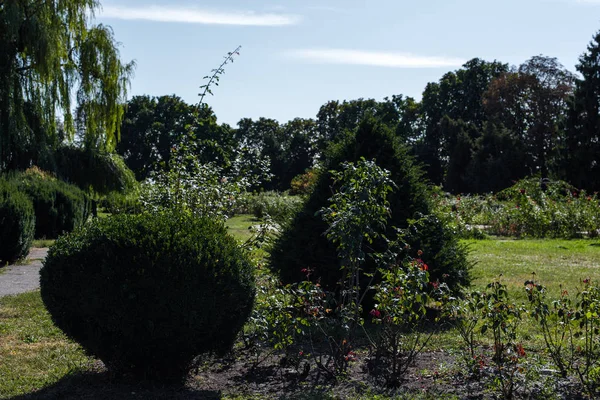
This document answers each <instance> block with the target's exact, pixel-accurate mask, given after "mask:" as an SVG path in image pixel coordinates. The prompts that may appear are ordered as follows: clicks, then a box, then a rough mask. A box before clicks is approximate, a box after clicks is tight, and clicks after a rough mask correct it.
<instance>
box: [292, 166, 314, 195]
mask: <svg viewBox="0 0 600 400" xmlns="http://www.w3.org/2000/svg"><path fill="white" fill-rule="evenodd" d="M318 176H319V175H318V170H317V169H316V168H312V169H309V170H307V171H306V172H305V173H303V174H300V175H296V176H295V177H294V178H293V179H292V182H290V194H300V195H302V194H310V192H312V190H313V188H314V186H315V183H317V177H318Z"/></svg>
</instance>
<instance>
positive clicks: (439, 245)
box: [270, 118, 469, 289]
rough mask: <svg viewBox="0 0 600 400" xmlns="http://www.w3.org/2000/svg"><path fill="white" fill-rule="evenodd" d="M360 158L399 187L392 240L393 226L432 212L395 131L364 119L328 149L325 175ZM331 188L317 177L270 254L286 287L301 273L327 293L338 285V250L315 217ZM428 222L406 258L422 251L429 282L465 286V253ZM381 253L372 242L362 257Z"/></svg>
mask: <svg viewBox="0 0 600 400" xmlns="http://www.w3.org/2000/svg"><path fill="white" fill-rule="evenodd" d="M361 157H364V158H365V159H376V160H377V164H378V166H379V167H381V168H383V169H386V170H388V171H390V173H391V179H392V180H393V181H394V183H395V184H396V186H397V189H396V190H395V191H394V192H393V193H391V194H390V195H389V196H388V201H389V204H390V210H391V217H390V219H389V220H388V221H387V224H386V225H387V230H388V231H387V232H386V236H388V237H395V234H394V227H397V228H407V227H408V226H409V225H410V221H411V220H412V219H415V218H418V217H419V216H420V214H423V215H427V214H429V213H430V204H429V197H430V195H429V193H428V189H427V186H426V184H425V183H424V178H423V176H422V172H421V171H420V169H419V168H418V167H417V166H416V165H415V164H414V162H413V160H412V158H411V157H410V156H409V155H408V153H407V150H406V148H405V147H404V146H403V145H402V144H401V143H400V142H399V141H398V140H397V138H396V137H395V136H394V134H393V132H391V131H390V130H389V129H388V128H387V127H385V126H384V125H383V124H381V123H378V122H377V121H376V120H374V119H373V118H367V119H365V120H364V121H363V122H361V124H360V125H359V126H358V128H357V130H356V132H355V133H352V134H349V135H347V137H346V138H345V139H344V140H342V141H341V142H340V143H339V144H336V145H333V146H332V147H331V148H330V149H329V150H328V152H327V155H326V159H325V167H324V168H323V171H330V170H339V169H340V165H341V164H342V163H343V162H344V161H352V162H356V161H358V160H359V159H360V158H361ZM332 185H333V181H332V174H331V172H323V173H321V174H320V175H319V179H318V181H317V182H316V184H315V188H314V190H313V192H312V193H311V194H310V196H309V198H308V200H307V201H306V203H305V204H304V207H303V208H302V210H301V211H300V212H299V213H298V214H297V215H296V216H295V218H294V219H293V221H292V222H291V223H290V224H288V225H287V226H285V227H284V230H283V232H282V234H281V236H280V237H279V238H278V240H277V241H276V242H275V244H274V246H273V248H272V250H271V256H270V266H271V268H272V269H273V270H274V271H275V272H276V273H278V274H279V276H280V278H281V279H282V280H283V281H284V282H299V281H301V280H302V279H303V278H304V276H303V274H302V272H301V271H302V270H303V269H305V268H310V269H311V270H312V271H313V276H314V277H315V278H320V279H321V284H323V285H324V287H325V288H328V289H335V288H336V286H337V285H336V284H337V282H338V281H339V279H340V276H341V274H340V270H339V268H340V264H339V261H338V259H337V255H336V246H335V245H333V244H332V243H330V242H329V241H328V240H327V238H326V237H325V236H324V235H323V233H324V232H325V231H326V230H327V224H326V223H325V222H324V221H323V220H322V218H321V216H320V215H318V213H317V211H319V210H320V209H321V208H322V207H327V206H328V205H329V202H328V199H329V198H330V197H331V195H332V193H333V192H334V191H335V190H334V189H335V187H333V186H332ZM428 223H429V225H428V226H427V227H426V228H427V229H424V230H415V231H414V232H413V235H412V238H413V243H414V245H413V243H410V242H409V245H411V247H412V253H411V254H409V255H410V256H411V257H414V258H417V251H418V250H422V251H423V256H422V257H421V258H422V259H423V260H424V261H425V262H426V263H427V264H428V265H429V267H430V270H429V271H430V274H431V279H432V280H433V281H435V280H438V279H439V280H440V281H442V280H444V281H445V282H447V283H448V285H449V286H450V287H451V288H452V289H457V288H458V287H459V286H461V285H466V284H468V283H469V274H468V263H467V260H466V251H465V249H464V248H463V247H461V246H460V245H459V244H458V241H457V239H455V238H454V237H453V236H452V235H450V234H449V233H448V232H447V231H446V228H445V227H444V226H443V224H442V222H441V221H440V220H438V219H436V218H431V219H430V221H429V222H428ZM432 232H433V233H435V235H436V237H435V239H434V238H431V239H428V237H427V236H428V235H429V234H430V233H432ZM384 248H385V244H384V243H377V242H376V243H374V244H373V245H371V248H366V249H365V252H366V253H367V254H368V253H372V252H373V251H382V250H383V249H384ZM364 270H365V271H366V272H374V271H375V265H374V263H367V264H366V265H365V267H364Z"/></svg>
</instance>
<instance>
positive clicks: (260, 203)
mask: <svg viewBox="0 0 600 400" xmlns="http://www.w3.org/2000/svg"><path fill="white" fill-rule="evenodd" d="M301 205H302V198H301V197H299V196H289V195H286V194H283V193H277V192H262V193H257V194H252V195H249V196H247V197H246V199H245V208H246V211H247V212H250V213H251V214H253V215H254V216H255V217H256V218H264V217H266V216H267V215H268V216H269V217H271V218H272V219H273V220H274V221H275V222H277V223H279V224H282V223H285V222H286V221H288V220H290V219H291V218H292V217H293V216H294V215H295V214H296V213H297V212H298V210H299V209H300V207H301Z"/></svg>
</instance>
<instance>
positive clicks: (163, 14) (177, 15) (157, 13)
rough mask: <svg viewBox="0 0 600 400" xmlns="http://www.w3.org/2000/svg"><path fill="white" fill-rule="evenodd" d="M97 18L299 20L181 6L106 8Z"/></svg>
mask: <svg viewBox="0 0 600 400" xmlns="http://www.w3.org/2000/svg"><path fill="white" fill-rule="evenodd" d="M98 16H99V17H104V18H117V19H126V20H146V21H157V22H182V23H190V24H213V25H250V26H284V25H294V24H297V23H298V22H299V21H300V17H298V16H295V15H285V14H276V13H256V12H249V11H248V12H244V11H235V12H229V11H208V10H202V9H198V8H184V7H164V6H145V7H123V6H110V5H106V6H104V7H103V10H102V11H100V12H99V13H98Z"/></svg>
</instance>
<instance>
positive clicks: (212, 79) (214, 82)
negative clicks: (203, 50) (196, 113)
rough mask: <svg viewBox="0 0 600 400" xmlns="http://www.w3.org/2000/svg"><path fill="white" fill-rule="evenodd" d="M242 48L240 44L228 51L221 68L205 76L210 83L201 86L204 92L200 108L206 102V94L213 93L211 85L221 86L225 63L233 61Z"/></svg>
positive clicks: (199, 104) (201, 95)
mask: <svg viewBox="0 0 600 400" xmlns="http://www.w3.org/2000/svg"><path fill="white" fill-rule="evenodd" d="M241 48H242V46H238V47H236V49H235V50H233V51H232V52H230V53H227V56H226V57H225V61H223V62H222V63H221V65H219V68H217V69H213V70H212V71H211V72H213V74H212V76H205V77H204V79H208V83H207V84H206V85H202V86H200V89H204V92H202V93H201V94H200V102H199V103H198V108H200V107H201V106H202V104H204V97H205V96H206V94H207V93H210V94H211V95H212V94H213V93H212V91H211V90H210V87H211V86H212V85H217V86H219V84H218V83H217V82H218V81H219V75H221V74H223V73H225V70H224V67H225V65H227V64H228V63H230V62H233V57H234V56H236V55H238V56H239V55H240V50H241Z"/></svg>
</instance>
